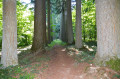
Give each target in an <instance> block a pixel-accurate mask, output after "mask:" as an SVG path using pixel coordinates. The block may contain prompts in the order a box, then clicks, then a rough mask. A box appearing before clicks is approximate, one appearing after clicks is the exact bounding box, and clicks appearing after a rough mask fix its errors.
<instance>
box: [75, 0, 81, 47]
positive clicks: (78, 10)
mask: <svg viewBox="0 0 120 79" xmlns="http://www.w3.org/2000/svg"><path fill="white" fill-rule="evenodd" d="M75 47H76V48H81V47H82V24H81V0H76V40H75Z"/></svg>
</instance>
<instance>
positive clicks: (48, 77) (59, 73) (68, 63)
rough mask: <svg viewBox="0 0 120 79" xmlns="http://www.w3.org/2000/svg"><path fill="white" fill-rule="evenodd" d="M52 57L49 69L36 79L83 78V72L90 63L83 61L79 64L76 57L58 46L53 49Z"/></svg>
mask: <svg viewBox="0 0 120 79" xmlns="http://www.w3.org/2000/svg"><path fill="white" fill-rule="evenodd" d="M50 53H52V57H51V58H52V59H51V61H50V62H49V67H48V69H47V70H46V71H45V72H44V73H43V74H42V75H40V76H38V77H37V78H36V79H40V78H41V79H82V75H81V74H82V73H84V70H85V68H86V67H87V66H88V65H89V64H87V63H83V64H82V63H81V64H80V65H81V66H80V65H77V64H76V62H75V61H74V59H73V58H72V57H70V56H68V55H67V53H66V50H65V49H64V48H63V47H60V46H57V47H55V48H54V50H52V51H51V52H50Z"/></svg>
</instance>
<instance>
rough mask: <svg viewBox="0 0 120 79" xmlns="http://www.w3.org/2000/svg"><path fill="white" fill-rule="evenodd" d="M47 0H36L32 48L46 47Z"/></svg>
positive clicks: (35, 49) (34, 49)
mask: <svg viewBox="0 0 120 79" xmlns="http://www.w3.org/2000/svg"><path fill="white" fill-rule="evenodd" d="M45 2H46V0H35V15H34V38H33V44H32V50H33V51H37V50H40V49H44V46H45V45H46V8H45Z"/></svg>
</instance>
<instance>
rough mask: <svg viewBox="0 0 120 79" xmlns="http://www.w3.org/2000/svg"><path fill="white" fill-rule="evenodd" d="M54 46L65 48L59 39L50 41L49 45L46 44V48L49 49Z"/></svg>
mask: <svg viewBox="0 0 120 79" xmlns="http://www.w3.org/2000/svg"><path fill="white" fill-rule="evenodd" d="M55 45H61V46H65V45H67V44H66V43H65V42H62V41H61V40H59V39H56V40H54V41H52V42H51V43H50V44H48V46H49V47H51V48H52V47H53V46H55Z"/></svg>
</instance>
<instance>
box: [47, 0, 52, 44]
mask: <svg viewBox="0 0 120 79" xmlns="http://www.w3.org/2000/svg"><path fill="white" fill-rule="evenodd" d="M47 5H48V43H51V41H52V36H51V27H50V7H51V6H50V0H48V2H47Z"/></svg>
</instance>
